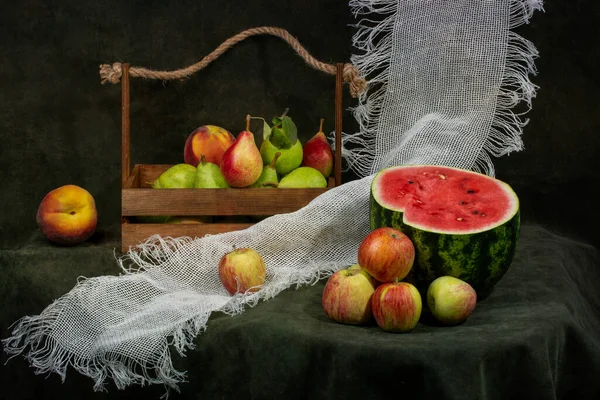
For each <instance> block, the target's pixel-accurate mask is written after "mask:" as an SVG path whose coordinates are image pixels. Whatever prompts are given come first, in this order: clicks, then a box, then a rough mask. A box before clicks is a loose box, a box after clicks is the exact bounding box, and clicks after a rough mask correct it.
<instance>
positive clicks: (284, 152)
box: [260, 139, 302, 176]
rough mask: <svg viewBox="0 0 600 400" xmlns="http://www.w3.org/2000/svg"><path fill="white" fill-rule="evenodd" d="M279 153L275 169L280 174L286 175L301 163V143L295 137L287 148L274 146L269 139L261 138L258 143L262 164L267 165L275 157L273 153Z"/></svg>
mask: <svg viewBox="0 0 600 400" xmlns="http://www.w3.org/2000/svg"><path fill="white" fill-rule="evenodd" d="M277 153H281V155H280V156H279V159H278V160H277V163H276V164H275V169H276V171H277V173H278V174H279V175H281V176H283V175H287V174H289V173H290V172H292V171H293V170H294V169H296V168H298V167H299V166H300V165H301V164H302V143H301V142H300V139H296V143H294V144H293V145H292V146H291V147H290V148H289V149H282V148H278V147H277V146H275V145H274V144H273V143H271V141H270V140H269V139H267V140H263V142H262V144H261V145H260V155H261V157H262V160H263V163H264V165H268V164H270V163H271V161H273V158H275V154H277Z"/></svg>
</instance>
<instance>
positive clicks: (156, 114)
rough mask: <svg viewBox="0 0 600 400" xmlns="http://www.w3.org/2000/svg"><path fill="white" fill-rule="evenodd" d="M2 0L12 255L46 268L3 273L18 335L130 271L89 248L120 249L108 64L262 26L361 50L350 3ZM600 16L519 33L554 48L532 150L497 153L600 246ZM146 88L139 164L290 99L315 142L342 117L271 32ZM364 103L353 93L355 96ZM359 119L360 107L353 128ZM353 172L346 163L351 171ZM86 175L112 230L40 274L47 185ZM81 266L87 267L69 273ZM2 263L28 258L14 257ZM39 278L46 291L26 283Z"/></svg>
mask: <svg viewBox="0 0 600 400" xmlns="http://www.w3.org/2000/svg"><path fill="white" fill-rule="evenodd" d="M0 3H1V4H0V7H1V8H0V9H1V10H2V11H1V12H0V54H1V58H0V82H1V89H0V171H1V172H2V184H3V188H2V190H0V204H1V205H2V206H3V207H2V213H0V248H1V249H3V250H4V251H5V253H3V254H9V253H10V254H13V253H11V252H16V251H20V253H19V254H21V255H20V256H19V257H25V258H24V260H25V261H22V264H24V265H27V267H28V268H30V269H29V270H27V271H29V272H25V270H23V271H21V272H18V274H17V272H14V271H13V272H14V276H21V277H22V278H20V279H21V280H19V281H18V282H17V281H10V279H9V278H10V276H12V275H10V274H8V275H5V276H8V277H9V278H7V280H6V281H4V282H0V288H1V289H3V290H4V293H7V294H8V296H7V297H6V299H7V300H6V301H4V300H3V302H5V303H6V302H11V301H12V302H14V299H15V298H16V299H19V302H21V303H20V304H19V307H17V305H15V304H13V303H9V304H3V305H4V306H5V307H6V306H7V305H8V311H7V312H6V315H5V317H4V318H3V321H2V326H1V328H2V332H3V333H2V337H5V336H6V332H7V331H6V329H8V324H9V323H12V322H13V321H14V320H15V319H16V318H18V317H20V316H22V315H23V314H25V313H39V312H40V311H41V310H42V309H43V307H45V306H46V305H47V304H48V303H49V301H51V300H52V299H54V298H56V297H58V296H60V295H61V294H63V293H64V292H66V291H68V290H69V289H70V288H71V287H72V286H73V284H74V279H75V278H76V277H77V276H78V275H80V274H81V275H84V276H92V275H100V274H104V273H113V272H115V270H114V268H115V265H114V260H113V255H112V252H110V251H103V252H101V253H99V252H93V251H91V250H90V252H86V251H87V250H86V247H85V246H94V245H97V244H103V243H109V244H114V247H118V246H119V245H118V239H119V217H120V211H119V208H120V157H121V147H120V142H121V140H120V139H121V131H120V85H104V86H103V85H101V84H100V78H99V75H98V66H99V64H101V63H111V62H115V61H120V62H129V63H131V64H132V65H134V66H143V67H148V68H153V69H176V68H181V67H184V66H187V65H190V64H193V63H195V62H197V61H199V60H200V59H201V58H202V57H204V56H205V55H207V54H208V53H209V52H211V51H212V50H213V49H214V48H216V47H217V46H218V45H219V44H220V43H221V42H223V41H224V40H225V39H227V38H228V37H230V36H232V35H234V34H236V33H238V32H240V31H242V30H244V29H247V28H251V27H255V26H262V25H270V26H277V27H281V28H285V29H287V30H288V31H289V32H290V33H291V34H292V35H293V36H295V37H297V38H298V39H299V40H300V41H301V43H302V44H303V45H304V46H305V47H306V49H307V50H308V51H309V52H311V53H312V55H313V56H315V57H316V58H317V59H319V60H321V61H325V62H331V63H335V62H340V61H341V62H345V61H348V60H349V58H350V55H351V54H352V52H353V49H352V47H351V37H352V34H353V32H354V30H353V28H352V27H351V26H349V24H351V23H354V22H355V21H354V20H353V17H352V15H351V13H350V10H349V7H348V3H347V2H346V1H340V0H336V1H334V0H307V1H306V2H303V3H299V2H297V1H286V0H279V1H273V0H255V1H251V2H243V1H234V0H223V1H215V2H212V1H211V2H209V1H197V0H196V1H189V0H182V1H177V2H174V1H173V2H167V1H155V0H144V1H142V0H137V1H114V0H110V1H100V2H97V1H96V2H92V1H74V0H72V1H67V0H65V1H42V0H25V1H21V2H19V3H16V2H15V3H13V2H8V1H7V0H2V1H1V2H0ZM598 17H600V5H599V3H598V2H595V1H592V0H579V1H578V0H572V1H568V2H567V1H562V2H547V4H546V5H545V12H537V13H535V15H534V17H533V19H532V21H531V23H530V24H529V25H526V26H523V27H521V28H520V29H519V30H518V31H519V33H521V34H522V35H524V36H525V37H526V38H528V39H530V40H532V41H533V42H534V44H535V45H536V47H537V48H538V50H539V52H540V58H539V59H538V60H537V61H536V65H537V67H538V70H539V74H538V75H537V76H534V77H532V79H533V81H534V83H536V84H537V85H539V86H540V89H539V92H538V95H537V98H535V99H534V101H533V110H532V111H531V112H530V113H529V114H528V115H527V117H528V118H529V119H530V123H529V124H528V125H527V126H526V127H525V128H524V136H523V140H524V143H525V150H524V151H522V152H519V153H513V154H511V155H510V156H506V157H503V158H501V159H496V160H495V166H496V173H497V176H498V177H499V178H500V179H503V180H505V181H506V182H508V183H509V184H511V185H512V186H513V187H514V189H515V190H516V192H517V194H518V195H519V196H520V198H521V202H522V212H523V213H522V216H523V220H524V222H525V223H536V224H539V225H542V226H545V227H548V228H550V229H551V230H553V231H555V232H558V233H560V234H561V235H565V236H568V237H572V238H575V239H579V240H581V241H585V242H590V243H592V244H594V245H598V244H599V243H600V240H599V238H598V235H596V231H597V227H598V225H599V223H600V218H599V213H598V211H597V199H598V192H599V187H600V186H599V180H600V177H599V173H598V156H599V155H600V154H599V149H600V136H599V134H598V133H599V130H600V129H599V128H600V101H599V100H598V94H597V93H598V88H599V87H600V85H599V78H598V68H597V65H598V61H599V60H600V46H599V45H598V43H597V39H598V38H599V37H600V30H599V25H598V22H597V20H598ZM131 96H132V98H131V99H132V162H133V163H149V164H159V163H178V162H182V160H183V145H184V142H185V139H186V138H187V136H188V134H189V133H190V132H191V131H192V130H194V129H195V128H196V127H198V126H200V125H203V124H216V125H220V126H223V127H225V128H228V129H230V130H231V131H232V133H234V134H237V133H238V132H239V131H240V130H241V129H243V127H244V119H245V115H246V114H247V113H251V114H254V115H261V116H265V117H268V118H269V119H270V117H272V116H274V115H276V114H279V113H280V112H281V111H282V110H283V108H285V107H290V115H291V116H293V118H294V120H295V121H296V123H297V124H298V127H299V130H300V132H299V133H300V137H301V139H304V140H306V139H308V138H309V137H310V136H312V135H313V134H314V133H315V132H316V130H317V128H318V121H319V118H321V117H325V118H326V126H325V131H326V132H329V131H331V130H332V129H333V106H334V102H333V100H334V77H333V76H328V75H325V74H323V73H321V72H318V71H316V70H313V69H311V68H310V67H308V66H306V65H305V64H304V63H303V61H302V60H301V59H300V58H299V57H298V56H297V55H296V53H295V52H294V51H293V50H292V49H291V48H289V47H288V45H287V44H286V43H284V42H283V41H282V40H280V39H278V38H275V37H270V36H268V37H267V36H264V37H253V38H250V39H247V40H245V41H243V42H242V43H240V44H238V45H236V46H235V47H234V48H233V49H231V50H229V51H228V52H227V53H225V54H224V55H223V56H222V57H221V58H220V59H218V60H217V61H216V62H214V63H213V64H211V65H210V66H209V67H207V68H206V69H204V70H202V71H200V72H199V73H197V74H196V75H194V76H193V77H192V78H191V79H188V80H185V81H182V82H160V81H143V80H141V79H132V94H131ZM354 104H355V103H354V102H353V100H352V99H351V98H350V96H349V95H348V92H347V90H345V97H344V107H345V108H347V107H349V106H352V105H354ZM357 129H358V128H357V124H356V123H355V120H354V119H353V118H352V116H351V114H350V113H349V112H348V111H345V113H344V131H346V132H355V131H356V130H357ZM353 178H354V176H353V174H352V173H345V174H344V180H349V179H353ZM70 183H72V184H76V185H80V186H82V187H84V188H86V189H87V190H88V191H90V193H92V195H93V196H94V197H95V200H96V204H97V208H98V212H99V225H98V229H97V233H96V234H95V236H94V237H93V238H92V239H91V240H90V242H89V243H88V244H86V245H84V246H83V250H81V249H79V250H76V251H73V250H72V249H71V250H69V249H64V250H59V251H58V255H59V256H60V257H62V258H61V259H60V260H62V261H61V262H53V263H52V264H51V265H50V264H48V265H45V266H47V267H48V269H47V270H46V272H44V274H40V275H39V276H38V275H35V273H36V264H35V263H36V256H35V250H33V249H35V248H38V247H39V246H41V245H42V244H43V243H44V242H43V238H41V237H40V233H39V231H38V229H37V226H36V223H35V213H36V211H37V207H38V205H39V202H40V201H41V200H42V198H43V197H44V195H45V194H46V193H47V192H49V191H50V190H52V189H54V188H56V187H59V186H62V185H65V184H70ZM36 246H38V247H36ZM111 249H112V247H111ZM98 254H101V256H100V261H98ZM0 256H2V257H4V256H3V255H2V254H0ZM27 257H29V258H27ZM6 259H8V257H6V258H1V257H0V261H2V260H6ZM92 261H93V262H92ZM75 263H79V265H81V267H80V269H79V270H76V271H75V270H73V271H68V269H69V268H71V267H70V266H72V265H74V264H75ZM97 265H103V267H102V268H98V267H94V266H97ZM0 268H2V269H4V270H5V271H8V270H9V268H13V269H14V270H15V271H16V269H17V267H15V265H12V266H11V265H6V264H4V263H3V264H2V265H0ZM11 271H12V270H11ZM69 272H70V275H69V274H68V273H69ZM11 273H12V272H11ZM27 288H31V289H33V290H35V291H36V292H37V293H36V296H30V295H27V294H23V293H21V292H22V291H23V290H25V289H27ZM20 291H21V292H20ZM20 293H21V294H20ZM0 361H1V362H2V364H3V363H4V361H5V357H4V356H3V357H1V358H0ZM8 366H9V367H8V368H10V369H11V371H12V370H13V368H14V371H19V372H18V373H17V372H13V373H11V375H4V374H5V373H6V371H7V370H8V369H7V367H5V366H4V365H3V366H2V374H3V375H4V377H3V380H2V381H3V383H4V384H6V383H8V382H9V381H10V382H11V383H13V384H14V386H13V390H12V391H10V390H9V392H10V393H13V394H14V393H17V392H19V391H21V390H24V387H23V385H27V384H26V383H24V382H29V379H32V381H31V382H37V384H39V383H40V382H41V380H42V379H44V377H35V378H34V375H33V374H32V373H31V370H30V369H29V368H28V367H26V366H25V362H24V361H23V360H21V359H20V358H19V359H16V360H13V361H11V362H10V363H9V364H8ZM15 374H16V375H15ZM15 376H18V377H19V379H17V378H15ZM70 376H71V377H72V378H70V380H68V381H67V387H66V388H65V387H61V389H60V390H63V392H62V393H63V394H64V393H68V387H70V386H69V385H73V384H77V383H78V382H79V383H81V382H85V383H84V385H89V384H90V381H89V380H87V379H86V380H84V379H83V378H81V377H79V376H77V375H74V374H73V375H70ZM5 378H6V379H5ZM33 379H35V380H33ZM48 382H49V383H47V385H50V382H51V383H52V386H40V388H39V392H37V390H34V389H32V388H31V387H30V388H27V390H26V392H27V393H34V392H35V393H36V394H37V395H43V394H44V393H46V395H48V393H47V392H46V391H47V390H48V388H52V389H53V390H58V388H59V386H57V385H55V384H57V383H58V382H59V381H58V379H56V377H53V379H52V380H51V381H48ZM19 385H21V386H19ZM86 388H87V386H86ZM85 393H88V392H85ZM126 393H127V392H125V393H121V395H122V396H126ZM0 397H2V396H0ZM11 398H12V397H11ZM23 398H27V397H23Z"/></svg>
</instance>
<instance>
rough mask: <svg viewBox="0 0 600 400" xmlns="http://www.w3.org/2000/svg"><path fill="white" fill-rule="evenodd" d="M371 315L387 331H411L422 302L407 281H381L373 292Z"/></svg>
mask: <svg viewBox="0 0 600 400" xmlns="http://www.w3.org/2000/svg"><path fill="white" fill-rule="evenodd" d="M372 307H373V316H374V317H375V321H376V322H377V325H378V326H379V327H380V328H381V329H383V330H384V331H387V332H396V333H405V332H410V331H412V330H413V329H414V328H415V327H416V326H417V323H418V322H419V318H421V311H422V308H423V302H422V300H421V294H420V293H419V291H418V290H417V288H416V287H415V286H413V285H412V284H410V283H408V282H399V281H396V282H387V283H382V284H381V285H379V286H378V287H377V289H376V290H375V293H373V302H372Z"/></svg>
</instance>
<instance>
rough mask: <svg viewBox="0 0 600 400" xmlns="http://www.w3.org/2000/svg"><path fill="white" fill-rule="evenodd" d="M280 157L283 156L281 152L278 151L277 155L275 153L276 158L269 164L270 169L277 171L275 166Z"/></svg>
mask: <svg viewBox="0 0 600 400" xmlns="http://www.w3.org/2000/svg"><path fill="white" fill-rule="evenodd" d="M280 155H281V152H280V151H278V152H277V153H275V156H274V157H273V159H272V160H271V164H269V167H271V168H273V169H275V164H276V163H277V159H278V158H279V156H280Z"/></svg>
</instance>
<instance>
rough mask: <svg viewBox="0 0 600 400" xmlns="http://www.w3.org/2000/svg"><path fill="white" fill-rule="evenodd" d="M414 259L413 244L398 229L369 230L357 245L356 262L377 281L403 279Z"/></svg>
mask: <svg viewBox="0 0 600 400" xmlns="http://www.w3.org/2000/svg"><path fill="white" fill-rule="evenodd" d="M414 261H415V246H414V244H413V242H412V241H411V240H410V238H409V237H408V236H406V235H405V234H404V233H402V232H401V231H399V230H398V229H394V228H390V227H383V228H377V229H375V230H373V231H371V232H370V233H369V234H368V235H367V236H366V237H365V238H364V239H363V241H362V242H361V243H360V246H359V247H358V263H359V264H360V266H361V267H363V268H364V269H365V270H367V272H368V273H369V274H371V276H372V277H373V278H375V279H377V280H378V281H379V282H394V281H396V280H399V281H400V280H402V279H404V278H405V277H406V276H407V275H408V273H409V272H410V270H411V268H412V266H413V263H414Z"/></svg>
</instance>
